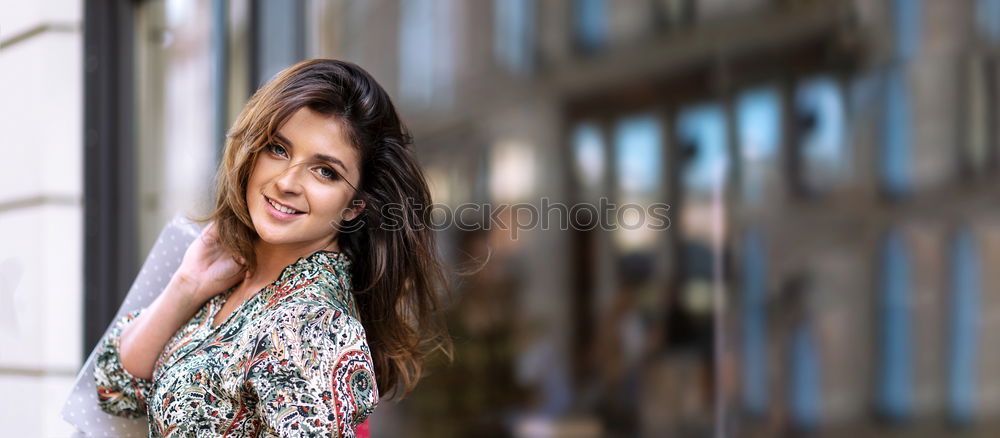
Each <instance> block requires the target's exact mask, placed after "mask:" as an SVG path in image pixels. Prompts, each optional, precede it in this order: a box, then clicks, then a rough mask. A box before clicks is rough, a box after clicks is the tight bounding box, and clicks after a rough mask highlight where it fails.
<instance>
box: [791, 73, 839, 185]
mask: <svg viewBox="0 0 1000 438" xmlns="http://www.w3.org/2000/svg"><path fill="white" fill-rule="evenodd" d="M795 115H796V122H797V123H798V124H799V126H798V128H799V129H798V133H799V135H798V138H797V144H796V148H797V149H796V153H797V157H798V159H799V160H800V163H801V166H802V167H801V172H799V176H800V178H802V181H799V183H800V184H802V186H803V187H805V188H807V189H808V190H809V191H810V192H814V193H815V192H824V191H826V190H828V189H829V188H831V187H832V186H835V185H836V184H838V183H839V182H841V181H842V180H843V179H844V177H845V176H846V174H847V171H848V163H849V162H850V160H849V157H848V152H847V142H846V141H845V136H846V133H847V127H846V124H845V117H844V98H843V92H842V90H841V88H840V86H839V85H838V84H837V82H836V81H835V80H834V79H833V78H830V77H826V76H824V77H818V78H813V79H808V80H806V81H803V82H802V83H801V84H800V85H799V86H798V87H797V89H796V91H795Z"/></svg>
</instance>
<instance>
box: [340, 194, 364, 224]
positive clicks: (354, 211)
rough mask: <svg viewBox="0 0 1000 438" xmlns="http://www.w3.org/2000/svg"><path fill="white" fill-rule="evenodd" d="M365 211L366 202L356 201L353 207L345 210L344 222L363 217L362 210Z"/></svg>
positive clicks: (353, 201) (352, 203)
mask: <svg viewBox="0 0 1000 438" xmlns="http://www.w3.org/2000/svg"><path fill="white" fill-rule="evenodd" d="M364 209H365V201H362V200H360V199H355V200H352V201H351V206H350V207H348V208H347V209H345V210H344V221H349V220H354V218H356V217H358V216H360V215H361V210H364Z"/></svg>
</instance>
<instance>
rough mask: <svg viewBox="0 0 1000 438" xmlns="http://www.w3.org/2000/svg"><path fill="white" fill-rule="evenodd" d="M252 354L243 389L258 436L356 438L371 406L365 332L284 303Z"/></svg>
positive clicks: (373, 390) (345, 318)
mask: <svg viewBox="0 0 1000 438" xmlns="http://www.w3.org/2000/svg"><path fill="white" fill-rule="evenodd" d="M278 312H279V314H278V316H277V317H276V318H275V319H274V320H273V325H272V326H270V327H268V328H267V329H265V330H263V331H262V332H261V335H260V336H258V337H257V339H256V341H255V345H254V346H253V347H252V348H251V353H250V365H249V373H248V377H247V383H248V385H249V386H250V388H251V390H252V391H253V392H254V394H255V395H256V397H257V414H258V415H259V416H260V418H261V420H262V422H263V423H264V428H265V430H266V431H267V432H268V433H270V434H273V435H276V436H280V437H303V436H309V437H313V436H323V437H330V436H334V437H355V428H357V427H358V426H359V425H360V424H361V423H363V422H364V421H365V419H366V418H368V415H370V414H371V413H372V411H373V410H374V409H375V405H376V404H377V403H378V388H377V386H376V384H375V378H374V372H373V368H374V367H373V365H372V360H371V354H370V350H369V349H368V344H367V342H366V339H365V332H364V328H363V327H362V326H361V323H360V322H358V320H357V319H355V318H353V317H351V316H350V315H348V314H346V313H344V312H341V311H340V310H337V309H334V308H327V307H319V306H315V305H291V306H287V307H286V308H284V309H281V310H278Z"/></svg>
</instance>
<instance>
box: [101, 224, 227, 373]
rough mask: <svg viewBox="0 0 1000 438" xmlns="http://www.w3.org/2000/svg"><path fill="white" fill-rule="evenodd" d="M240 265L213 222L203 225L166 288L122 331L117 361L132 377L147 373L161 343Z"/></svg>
mask: <svg viewBox="0 0 1000 438" xmlns="http://www.w3.org/2000/svg"><path fill="white" fill-rule="evenodd" d="M244 273H245V270H244V269H243V267H242V266H241V265H240V264H239V263H237V262H236V260H235V259H233V257H232V256H231V255H230V254H229V253H227V252H226V251H225V250H223V249H222V247H221V246H220V245H219V241H218V238H217V236H216V235H215V227H214V224H209V225H208V226H207V227H205V229H204V230H202V233H201V235H200V236H199V238H198V239H195V241H194V242H193V243H192V244H191V246H190V247H188V249H187V251H186V252H185V253H184V260H183V261H182V262H181V266H180V268H178V269H177V272H175V273H174V275H173V277H171V279H170V283H168V284H167V288H166V289H164V291H163V293H161V294H160V296H159V297H157V298H156V300H154V301H153V303H152V304H150V305H149V307H147V308H146V310H145V311H143V312H142V313H141V314H139V316H138V317H137V318H136V319H135V320H133V321H132V322H131V323H130V324H129V325H128V327H126V328H125V330H124V331H123V332H122V336H121V340H120V341H119V342H120V354H121V361H122V366H123V367H124V368H125V370H126V371H128V372H129V373H130V374H132V375H133V376H135V377H138V378H141V379H150V378H152V376H153V366H154V365H155V364H156V360H157V359H158V358H159V357H160V353H161V352H162V351H163V348H164V347H165V346H166V345H167V342H168V341H170V338H171V337H172V336H173V335H174V333H176V332H177V330H178V329H179V328H181V326H182V325H184V324H185V323H187V322H188V321H190V320H191V317H192V316H194V314H195V312H197V311H198V309H199V308H201V306H202V305H203V304H205V302H206V301H208V299H209V298H211V297H213V296H215V295H217V294H219V293H221V292H224V291H226V290H227V289H229V287H231V286H232V285H234V284H236V282H238V281H239V280H241V279H242V278H243V276H242V274H244Z"/></svg>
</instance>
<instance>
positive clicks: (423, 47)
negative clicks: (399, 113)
mask: <svg viewBox="0 0 1000 438" xmlns="http://www.w3.org/2000/svg"><path fill="white" fill-rule="evenodd" d="M452 1H453V0H412V1H405V2H401V5H402V11H401V13H400V20H401V23H400V30H399V50H400V62H399V69H400V70H399V74H400V78H399V88H400V95H401V98H402V100H403V101H404V102H405V103H406V104H409V105H412V106H415V107H427V106H431V105H436V104H439V103H440V104H444V105H448V104H450V103H451V98H452V95H451V93H452V89H451V86H452V81H453V80H454V65H453V64H454V59H453V58H454V56H453V53H452V52H453V46H452V44H454V41H456V40H459V39H460V37H459V36H458V35H456V32H455V30H456V29H453V20H452V14H453V12H454V8H453V7H452Z"/></svg>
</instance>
